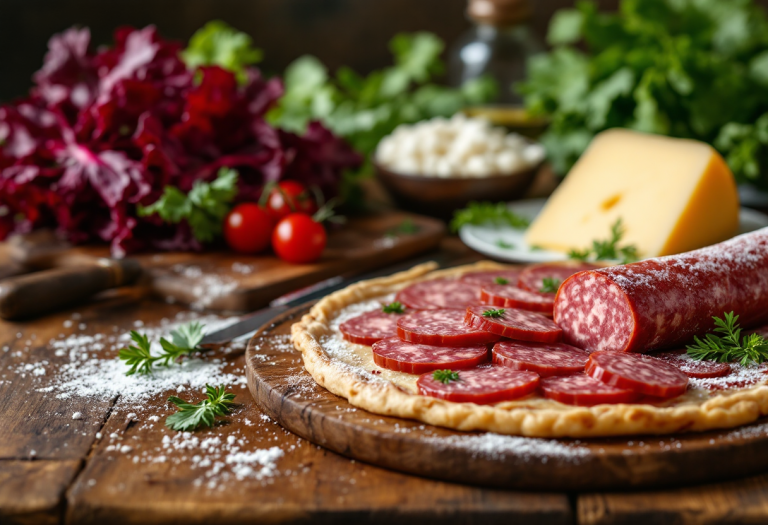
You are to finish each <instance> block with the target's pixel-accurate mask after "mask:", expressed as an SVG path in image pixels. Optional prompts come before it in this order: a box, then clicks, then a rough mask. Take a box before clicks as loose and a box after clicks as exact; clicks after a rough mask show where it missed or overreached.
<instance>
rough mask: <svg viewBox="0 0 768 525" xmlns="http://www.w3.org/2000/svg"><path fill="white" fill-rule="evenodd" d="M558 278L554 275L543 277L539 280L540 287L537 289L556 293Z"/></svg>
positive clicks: (558, 285)
mask: <svg viewBox="0 0 768 525" xmlns="http://www.w3.org/2000/svg"><path fill="white" fill-rule="evenodd" d="M560 283H561V281H560V279H555V278H554V277H544V279H542V281H541V288H540V289H539V291H540V292H541V293H556V292H557V289H558V288H560Z"/></svg>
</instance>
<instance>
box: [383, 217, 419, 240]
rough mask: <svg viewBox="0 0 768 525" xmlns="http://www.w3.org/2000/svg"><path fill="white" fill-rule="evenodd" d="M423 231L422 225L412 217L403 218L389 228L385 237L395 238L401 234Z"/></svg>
mask: <svg viewBox="0 0 768 525" xmlns="http://www.w3.org/2000/svg"><path fill="white" fill-rule="evenodd" d="M420 231H421V226H419V225H418V224H416V223H415V222H413V220H412V219H403V220H402V222H400V224H398V225H397V226H394V227H393V228H390V229H389V230H387V233H385V234H384V236H385V237H389V238H394V237H399V236H400V235H414V234H416V233H419V232H420Z"/></svg>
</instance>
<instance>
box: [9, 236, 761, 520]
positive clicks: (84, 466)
mask: <svg viewBox="0 0 768 525" xmlns="http://www.w3.org/2000/svg"><path fill="white" fill-rule="evenodd" d="M458 246H459V245H458V244H457V242H456V241H455V240H449V241H448V243H447V244H445V245H444V248H443V249H451V250H456V249H460V248H458ZM182 310H183V309H182V307H180V306H177V305H171V304H164V303H160V302H157V301H153V300H151V299H149V298H147V297H143V296H141V295H140V294H139V293H138V292H137V291H131V290H126V291H123V292H122V293H118V294H112V295H111V296H108V297H104V298H102V299H100V300H99V301H98V302H93V303H91V304H89V305H86V306H82V307H79V308H76V309H74V310H71V311H67V312H62V313H59V314H55V315H51V316H48V317H46V318H43V319H40V320H36V321H32V322H27V323H7V322H3V323H0V523H2V524H8V523H59V522H68V523H110V524H113V523H169V522H174V523H215V522H226V523H240V522H243V523H244V522H255V521H259V522H268V523H277V522H281V523H340V522H347V521H348V522H356V523H360V522H366V523H392V522H394V521H397V522H398V523H399V524H406V523H419V524H421V523H441V524H443V523H483V524H491V523H505V524H509V523H547V524H550V523H551V524H559V523H563V524H565V523H584V524H614V523H616V524H619V523H622V524H623V523H642V524H647V523H676V524H677V523H696V524H704V523H766V522H768V476H757V477H753V478H750V479H746V480H741V481H735V482H727V483H721V484H716V485H708V486H700V487H692V488H681V489H676V490H666V491H658V492H654V491H648V492H642V493H601V494H561V493H534V492H510V491H500V490H491V489H483V488H478V487H470V486H462V485H456V484H451V483H443V482H438V481H432V480H428V479H422V478H418V477H412V476H408V475H404V474H399V473H396V472H390V471H386V470H382V469H380V468H376V467H372V466H368V465H365V464H361V463H356V462H354V461H350V460H348V459H345V458H343V457H340V456H338V455H335V454H333V453H330V452H327V451H325V450H323V449H321V448H319V447H317V446H315V445H312V444H311V443H308V442H306V441H304V440H302V439H300V438H298V437H296V436H294V435H292V434H290V433H288V432H286V431H284V430H282V429H281V428H280V427H278V426H277V425H275V424H274V423H273V422H271V421H269V420H268V418H266V417H264V418H263V417H262V415H261V414H260V412H259V410H258V408H257V407H256V406H255V405H254V403H253V401H252V399H251V398H250V396H249V394H248V392H247V389H246V388H244V387H243V388H239V387H238V388H236V389H235V392H236V393H237V394H238V396H237V399H236V401H237V402H238V403H239V404H240V405H239V407H238V408H237V409H236V410H235V412H234V414H233V415H232V416H231V417H230V418H228V423H226V424H222V425H218V426H217V427H216V428H214V429H211V430H202V431H199V432H197V433H196V434H195V436H196V437H198V438H199V439H201V440H202V439H205V438H211V437H213V438H219V439H220V440H222V441H226V440H227V438H228V437H229V436H233V437H234V438H235V439H241V438H243V437H246V438H247V441H248V446H249V447H259V448H266V447H272V446H277V447H279V448H280V449H281V450H283V451H284V453H285V454H284V456H283V457H282V458H280V459H278V460H277V462H276V465H277V472H276V473H274V474H273V475H270V476H268V477H267V478H265V479H261V480H259V479H255V478H253V477H248V478H245V479H242V480H238V479H236V478H235V477H233V476H230V477H229V478H228V479H221V478H218V479H216V482H215V483H214V486H213V487H208V486H207V483H206V481H207V480H206V479H205V478H204V476H203V472H204V471H203V470H201V469H200V468H198V467H196V463H195V459H194V457H192V455H193V454H192V453H190V452H188V451H184V450H169V449H167V448H165V447H164V443H163V440H164V438H165V439H166V440H167V439H169V438H171V437H173V436H175V435H176V433H175V432H173V431H171V430H169V429H167V428H165V426H164V425H163V420H164V418H165V416H166V415H167V414H170V413H171V412H172V410H171V408H170V407H169V406H168V405H167V403H165V399H166V398H167V397H168V395H176V394H177V392H176V391H168V392H162V393H158V394H157V395H155V396H154V397H153V399H152V400H151V401H150V402H148V403H146V407H145V408H146V409H145V410H144V411H143V412H141V413H140V414H139V415H137V416H136V417H128V416H129V414H127V413H126V411H125V410H123V409H121V407H120V404H119V399H117V398H115V399H96V400H94V399H92V398H91V399H89V398H76V397H73V398H69V399H58V398H57V397H56V396H55V395H53V394H52V393H50V392H42V391H40V389H41V387H42V388H44V387H45V385H46V384H47V383H48V382H49V381H50V380H51V379H52V378H51V377H50V375H51V374H52V372H51V374H46V375H40V373H37V375H36V374H35V373H34V372H25V371H24V364H26V363H31V362H40V361H42V360H48V361H49V363H50V364H51V366H52V365H54V364H56V363H63V362H65V361H66V360H67V359H68V357H67V356H63V355H62V356H56V355H55V353H54V351H53V349H52V348H51V346H50V344H49V343H48V342H49V341H50V340H51V339H55V338H60V334H63V335H65V336H66V335H70V334H84V335H94V334H99V333H109V334H112V333H124V332H127V331H128V330H130V329H132V328H134V322H135V321H136V320H137V319H141V320H142V321H144V323H145V324H146V325H152V324H157V323H158V322H159V320H160V319H162V318H172V317H173V316H175V315H176V314H177V313H178V312H180V311H182ZM75 313H77V314H79V315H75V316H74V318H73V314H75ZM104 359H114V353H112V352H105V353H104ZM243 359H244V358H243V355H242V354H241V353H234V354H232V355H229V356H225V357H224V360H225V362H226V366H227V367H228V369H229V370H232V371H234V372H237V373H241V372H242V369H243V366H244V361H243ZM187 394H189V393H187ZM195 396H197V397H194V396H193V397H194V398H195V400H199V398H200V396H199V394H195ZM75 412H80V413H81V414H82V416H81V418H79V419H73V418H72V415H73V414H74V413H75ZM151 415H157V416H159V419H158V421H156V422H155V421H152V420H151V418H150V416H151ZM161 453H162V455H163V456H165V457H164V461H162V462H161V461H158V460H157V458H158V455H159V454H161ZM147 455H149V456H150V457H153V458H155V459H154V460H152V461H142V457H144V456H147ZM133 458H138V459H137V460H134V459H133ZM134 461H136V462H134ZM198 461H199V458H198ZM201 478H202V479H201Z"/></svg>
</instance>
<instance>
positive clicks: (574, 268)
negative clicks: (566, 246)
mask: <svg viewBox="0 0 768 525" xmlns="http://www.w3.org/2000/svg"><path fill="white" fill-rule="evenodd" d="M598 268H602V266H598V265H596V264H591V263H587V262H566V263H559V264H557V263H547V264H534V265H531V266H529V267H527V268H526V269H525V270H523V271H522V272H520V277H518V279H517V285H518V286H519V287H520V288H522V289H524V290H529V291H531V292H541V290H542V288H543V287H544V279H554V280H555V282H556V283H557V285H559V284H562V282H563V281H565V280H566V279H567V278H568V277H570V276H571V275H573V274H575V273H579V272H584V271H587V270H596V269H598Z"/></svg>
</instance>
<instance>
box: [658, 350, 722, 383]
mask: <svg viewBox="0 0 768 525" xmlns="http://www.w3.org/2000/svg"><path fill="white" fill-rule="evenodd" d="M653 357H656V358H658V359H661V360H663V361H666V362H667V363H669V364H671V365H672V366H674V367H676V368H677V369H678V370H680V371H681V372H682V373H684V374H685V375H687V376H688V377H692V378H694V379H710V378H713V377H724V376H727V375H730V373H731V372H732V370H731V365H729V364H728V363H716V362H714V361H696V360H695V359H691V358H690V357H688V354H687V353H686V351H685V350H672V351H669V352H659V353H654V354H653Z"/></svg>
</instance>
